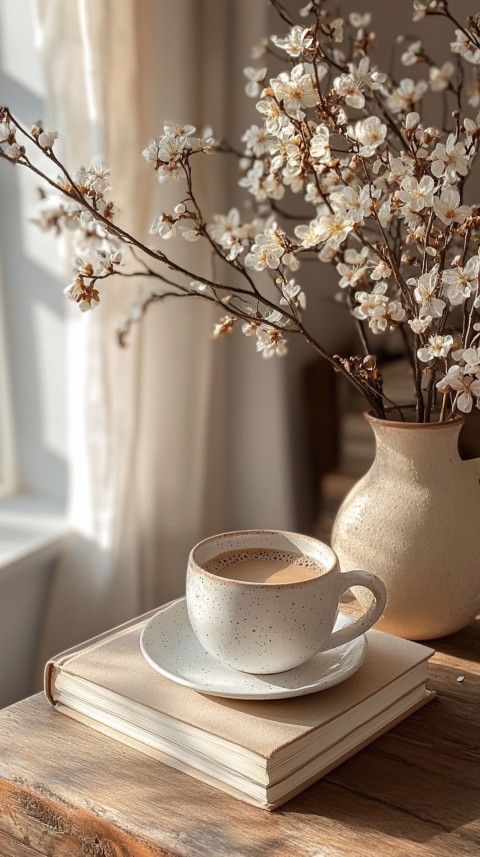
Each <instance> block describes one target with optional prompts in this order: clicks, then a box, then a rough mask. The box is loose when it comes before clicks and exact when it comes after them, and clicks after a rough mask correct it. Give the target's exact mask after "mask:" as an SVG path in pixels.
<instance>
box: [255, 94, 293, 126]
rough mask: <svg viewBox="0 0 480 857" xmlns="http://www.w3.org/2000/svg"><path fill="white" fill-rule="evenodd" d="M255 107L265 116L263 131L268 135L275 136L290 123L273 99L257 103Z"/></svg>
mask: <svg viewBox="0 0 480 857" xmlns="http://www.w3.org/2000/svg"><path fill="white" fill-rule="evenodd" d="M255 106H256V109H257V110H258V112H259V113H263V115H264V116H265V130H266V131H267V133H268V134H276V133H277V132H278V131H280V129H281V128H283V126H284V125H287V124H288V123H289V122H290V119H289V118H288V116H286V115H285V113H284V112H283V110H282V109H281V107H280V106H279V105H278V104H277V102H276V101H275V100H274V99H273V98H267V99H263V100H262V101H258V102H257V104H256V105H255Z"/></svg>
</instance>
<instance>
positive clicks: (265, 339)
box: [256, 310, 287, 358]
mask: <svg viewBox="0 0 480 857" xmlns="http://www.w3.org/2000/svg"><path fill="white" fill-rule="evenodd" d="M282 319H283V316H282V314H281V313H280V312H278V310H273V312H271V313H270V314H269V315H268V316H267V317H266V319H265V322H264V323H263V324H261V325H260V326H259V327H257V330H256V334H257V351H258V352H260V353H261V355H262V357H265V358H269V357H273V356H274V355H277V356H278V357H283V355H284V354H286V353H287V343H286V341H285V339H284V337H283V335H282V332H281V330H278V329H277V328H276V327H272V326H271V324H272V323H273V324H280V323H281V322H282Z"/></svg>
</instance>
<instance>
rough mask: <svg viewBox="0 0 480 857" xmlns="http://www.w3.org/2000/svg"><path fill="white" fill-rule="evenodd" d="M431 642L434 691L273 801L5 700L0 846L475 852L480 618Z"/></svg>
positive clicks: (177, 855)
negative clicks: (242, 794) (250, 802)
mask: <svg viewBox="0 0 480 857" xmlns="http://www.w3.org/2000/svg"><path fill="white" fill-rule="evenodd" d="M433 645H434V646H435V648H436V649H437V654H436V655H435V657H434V658H433V661H432V664H431V680H430V686H431V687H432V688H434V689H435V690H436V691H437V694H438V696H437V698H436V699H435V700H434V701H433V702H431V703H429V705H427V706H426V707H425V708H423V709H421V710H420V711H418V712H417V713H416V714H414V715H412V716H411V717H409V718H408V720H406V721H404V722H403V723H402V724H400V725H399V726H398V727H396V728H395V729H394V730H392V731H391V732H389V733H388V734H387V735H385V736H383V737H382V738H380V739H378V740H377V741H375V743H374V744H372V745H371V746H370V747H368V748H367V749H366V750H364V751H362V752H361V753H359V754H357V756H355V757H353V758H352V759H351V760H349V761H348V762H346V763H345V764H344V765H342V766H341V767H339V768H337V769H336V770H334V771H333V772H332V773H330V774H329V775H328V776H327V777H326V778H325V779H323V780H321V781H320V782H318V783H317V784H316V785H314V786H312V787H311V788H309V789H307V790H306V791H305V792H304V793H303V794H302V795H299V796H298V797H297V798H295V799H294V800H292V801H291V802H290V803H288V804H286V805H285V806H283V807H282V808H281V809H279V810H277V812H275V813H267V812H264V811H262V810H259V809H254V808H253V807H250V806H247V805H246V804H244V803H242V802H240V801H236V800H233V799H232V798H229V797H228V796H227V795H225V794H223V793H222V792H220V791H217V790H216V789H213V788H209V787H207V786H205V785H203V784H201V783H199V782H197V781H195V780H193V779H191V778H190V777H188V776H186V775H184V774H181V773H178V772H176V771H174V770H172V769H171V768H167V767H165V766H163V765H161V764H159V763H158V762H156V761H155V760H153V759H149V758H148V757H147V756H144V755H141V754H139V753H137V752H135V751H134V750H131V749H129V748H127V747H125V746H123V745H121V744H119V743H118V742H114V741H111V740H109V739H107V738H104V737H103V736H101V735H99V734H97V733H95V732H93V731H91V730H89V729H87V728H85V727H83V726H81V725H80V724H78V723H75V722H74V721H72V720H70V719H69V718H67V717H64V716H62V715H60V714H58V713H57V712H55V711H53V709H51V708H50V706H49V704H48V702H47V701H46V699H45V698H44V697H43V695H41V694H39V695H37V696H34V697H31V698H30V699H28V700H24V701H23V702H20V703H18V704H17V705H15V706H12V707H11V708H7V709H5V710H4V711H3V712H0V855H1V857H34V855H36V857H38V855H49V857H147V855H148V857H270V855H271V857H347V855H348V857H367V855H368V857H371V855H372V854H377V855H378V857H412V855H415V857H463V855H465V857H467V855H471V857H479V855H480V818H479V816H480V704H479V703H480V682H479V677H480V666H479V663H480V619H477V621H476V622H474V623H472V624H471V625H470V626H469V627H468V628H467V629H465V630H464V631H462V632H460V633H459V634H456V635H454V636H452V637H449V638H446V639H444V640H440V641H436V642H434V643H433ZM459 676H464V679H463V681H461V682H458V681H457V678H458V677H459Z"/></svg>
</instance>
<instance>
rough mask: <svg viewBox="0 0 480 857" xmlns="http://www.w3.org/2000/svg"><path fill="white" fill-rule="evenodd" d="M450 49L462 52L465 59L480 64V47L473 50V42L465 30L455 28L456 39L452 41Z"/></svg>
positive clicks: (453, 51) (454, 51) (457, 52)
mask: <svg viewBox="0 0 480 857" xmlns="http://www.w3.org/2000/svg"><path fill="white" fill-rule="evenodd" d="M450 50H451V51H452V53H454V54H460V56H462V57H463V59H464V60H467V62H470V63H473V65H479V64H480V49H479V48H475V50H473V43H472V42H471V41H470V39H469V38H468V35H467V33H466V32H465V31H464V30H455V41H454V42H450Z"/></svg>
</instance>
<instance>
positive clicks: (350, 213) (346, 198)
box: [330, 185, 381, 223]
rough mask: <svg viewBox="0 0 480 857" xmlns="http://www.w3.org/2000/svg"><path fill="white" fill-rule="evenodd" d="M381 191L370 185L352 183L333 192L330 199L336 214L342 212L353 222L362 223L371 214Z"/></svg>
mask: <svg viewBox="0 0 480 857" xmlns="http://www.w3.org/2000/svg"><path fill="white" fill-rule="evenodd" d="M380 193H381V191H380V190H378V189H376V188H371V187H370V185H364V186H363V187H361V186H359V185H351V186H350V187H344V188H342V189H341V190H337V191H334V192H333V193H331V194H330V201H331V204H332V206H333V209H334V211H335V214H342V215H343V216H344V217H346V218H347V219H348V220H351V221H353V223H361V222H362V221H363V220H364V219H365V218H366V217H369V216H370V212H371V209H372V204H373V201H374V200H375V199H376V198H378V197H379V196H380Z"/></svg>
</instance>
